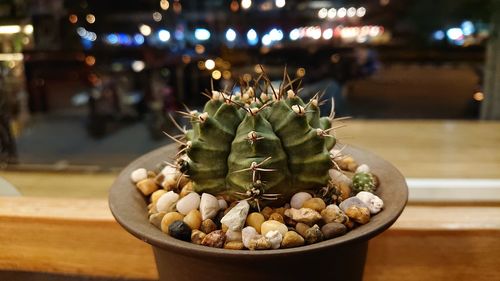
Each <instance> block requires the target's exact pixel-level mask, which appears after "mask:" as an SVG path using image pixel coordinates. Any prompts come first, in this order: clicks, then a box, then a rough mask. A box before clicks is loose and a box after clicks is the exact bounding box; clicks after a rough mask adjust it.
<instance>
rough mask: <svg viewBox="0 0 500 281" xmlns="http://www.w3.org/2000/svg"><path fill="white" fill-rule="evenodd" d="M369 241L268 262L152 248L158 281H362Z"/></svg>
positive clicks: (272, 259)
mask: <svg viewBox="0 0 500 281" xmlns="http://www.w3.org/2000/svg"><path fill="white" fill-rule="evenodd" d="M367 249H368V241H362V242H357V243H349V244H342V245H338V246H337V247H334V248H331V249H329V251H320V252H308V253H305V254H304V255H303V256H301V257H300V258H297V257H296V256H287V255H283V256H281V257H270V258H268V259H265V260H255V259H254V260H252V259H245V260H242V259H232V260H228V259H221V258H217V257H210V258H208V259H207V258H204V259H203V258H201V257H199V256H195V255H190V256H186V255H181V254H178V253H175V252H170V251H167V250H164V249H161V248H158V247H154V246H153V251H154V254H155V258H156V266H157V268H158V273H159V281H184V280H185V281H191V280H204V281H225V280H237V281H257V280H259V281H268V280H269V281H277V280H287V281H303V280H330V281H346V280H349V281H361V280H362V279H363V269H364V265H365V261H366V253H367Z"/></svg>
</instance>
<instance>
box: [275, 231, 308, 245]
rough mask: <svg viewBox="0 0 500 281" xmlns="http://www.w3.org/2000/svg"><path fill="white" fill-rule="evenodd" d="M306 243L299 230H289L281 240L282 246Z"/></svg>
mask: <svg viewBox="0 0 500 281" xmlns="http://www.w3.org/2000/svg"><path fill="white" fill-rule="evenodd" d="M304 243H305V241H304V238H302V236H300V235H299V234H298V233H297V232H295V231H288V232H287V233H285V236H284V237H283V241H281V247H282V248H293V247H299V246H302V245H304Z"/></svg>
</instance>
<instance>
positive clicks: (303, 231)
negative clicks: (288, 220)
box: [295, 222, 310, 237]
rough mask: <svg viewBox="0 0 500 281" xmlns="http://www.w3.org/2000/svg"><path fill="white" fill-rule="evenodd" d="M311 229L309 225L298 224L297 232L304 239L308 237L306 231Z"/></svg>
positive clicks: (296, 226)
mask: <svg viewBox="0 0 500 281" xmlns="http://www.w3.org/2000/svg"><path fill="white" fill-rule="evenodd" d="M309 228H310V226H308V225H307V224H305V223H301V222H299V223H297V224H296V225H295V230H297V232H298V233H299V234H300V235H302V237H306V230H308V229H309Z"/></svg>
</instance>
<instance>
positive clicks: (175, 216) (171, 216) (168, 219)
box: [161, 212, 184, 234]
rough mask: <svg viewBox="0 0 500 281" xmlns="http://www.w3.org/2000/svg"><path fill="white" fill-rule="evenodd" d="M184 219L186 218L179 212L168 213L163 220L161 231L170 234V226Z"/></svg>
mask: <svg viewBox="0 0 500 281" xmlns="http://www.w3.org/2000/svg"><path fill="white" fill-rule="evenodd" d="M183 218H184V216H183V215H181V214H179V213H177V212H170V213H166V214H165V215H164V216H163V219H162V220H161V231H163V232H165V233H167V234H168V227H169V226H170V224H171V223H173V222H174V221H179V220H182V219H183Z"/></svg>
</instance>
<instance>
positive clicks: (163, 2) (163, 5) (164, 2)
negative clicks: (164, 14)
mask: <svg viewBox="0 0 500 281" xmlns="http://www.w3.org/2000/svg"><path fill="white" fill-rule="evenodd" d="M169 7H170V3H168V1H167V0H161V1H160V8H161V9H162V10H165V11H166V10H168V8H169Z"/></svg>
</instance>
